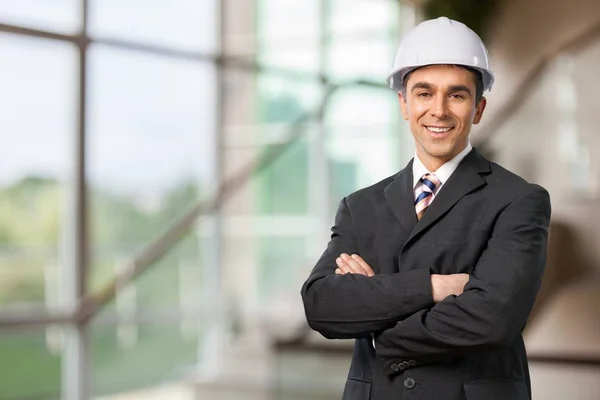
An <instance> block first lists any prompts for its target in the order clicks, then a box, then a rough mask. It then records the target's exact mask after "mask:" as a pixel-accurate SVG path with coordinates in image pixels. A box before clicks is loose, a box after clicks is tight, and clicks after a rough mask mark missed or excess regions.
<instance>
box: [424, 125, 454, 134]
mask: <svg viewBox="0 0 600 400" xmlns="http://www.w3.org/2000/svg"><path fill="white" fill-rule="evenodd" d="M425 128H426V129H427V130H428V131H429V133H431V134H432V135H433V136H434V137H445V136H446V135H447V134H448V132H450V131H452V130H453V129H454V127H453V126H432V125H425Z"/></svg>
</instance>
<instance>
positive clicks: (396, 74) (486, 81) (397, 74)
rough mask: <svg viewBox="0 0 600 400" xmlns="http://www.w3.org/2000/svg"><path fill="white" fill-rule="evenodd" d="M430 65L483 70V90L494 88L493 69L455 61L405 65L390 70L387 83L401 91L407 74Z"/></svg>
mask: <svg viewBox="0 0 600 400" xmlns="http://www.w3.org/2000/svg"><path fill="white" fill-rule="evenodd" d="M430 65H457V66H461V67H468V68H473V69H476V70H478V71H479V72H481V76H482V78H483V91H484V92H485V91H486V90H487V91H488V92H489V91H491V90H492V86H493V84H494V74H493V73H492V71H490V70H488V69H485V68H481V67H478V66H475V65H467V64H453V63H449V62H447V61H444V62H428V63H426V64H422V65H414V66H410V67H404V68H400V69H397V70H394V71H392V72H390V74H389V75H388V77H387V80H386V81H387V84H388V86H389V87H390V88H391V89H393V90H395V91H396V92H401V91H402V90H403V89H404V79H405V78H406V76H407V75H408V74H409V73H411V72H413V71H414V70H416V69H419V68H423V67H427V66H430Z"/></svg>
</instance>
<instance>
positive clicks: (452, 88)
mask: <svg viewBox="0 0 600 400" xmlns="http://www.w3.org/2000/svg"><path fill="white" fill-rule="evenodd" d="M416 89H426V90H431V89H433V86H432V85H431V84H430V83H427V82H417V83H415V84H414V85H413V87H412V88H411V89H410V91H411V92H412V91H414V90H416ZM448 91H449V92H452V93H454V92H466V93H468V94H469V95H471V96H472V95H473V93H471V89H469V88H468V87H467V86H465V85H451V86H449V87H448Z"/></svg>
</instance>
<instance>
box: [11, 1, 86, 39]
mask: <svg viewBox="0 0 600 400" xmlns="http://www.w3.org/2000/svg"><path fill="white" fill-rule="evenodd" d="M80 7H81V0H54V1H48V0H19V1H14V0H0V21H1V22H2V23H6V24H12V25H23V26H27V27H29V28H34V29H43V30H50V31H56V32H61V33H67V34H74V33H77V32H78V31H79V30H80V29H81V9H80Z"/></svg>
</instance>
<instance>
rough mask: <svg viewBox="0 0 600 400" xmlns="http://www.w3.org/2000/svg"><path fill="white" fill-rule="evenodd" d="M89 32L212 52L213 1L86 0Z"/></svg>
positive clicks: (214, 32) (215, 14)
mask: <svg viewBox="0 0 600 400" xmlns="http://www.w3.org/2000/svg"><path fill="white" fill-rule="evenodd" d="M89 3H90V34H91V35H92V36H94V37H111V38H118V39H123V40H132V41H139V42H145V43H150V44H153V45H161V46H170V47H176V48H181V49H185V50H195V51H204V52H216V49H217V41H218V36H217V33H218V30H219V26H218V21H219V19H218V7H219V2H218V1H217V0H200V1H198V0H169V1H165V0H150V1H149V0H127V1H124V0H90V1H89Z"/></svg>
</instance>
